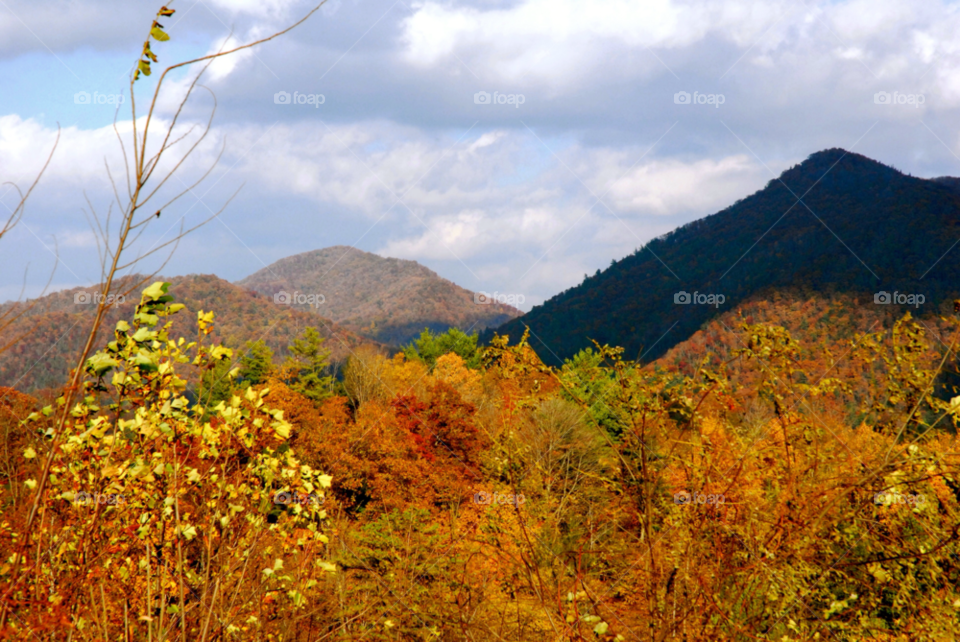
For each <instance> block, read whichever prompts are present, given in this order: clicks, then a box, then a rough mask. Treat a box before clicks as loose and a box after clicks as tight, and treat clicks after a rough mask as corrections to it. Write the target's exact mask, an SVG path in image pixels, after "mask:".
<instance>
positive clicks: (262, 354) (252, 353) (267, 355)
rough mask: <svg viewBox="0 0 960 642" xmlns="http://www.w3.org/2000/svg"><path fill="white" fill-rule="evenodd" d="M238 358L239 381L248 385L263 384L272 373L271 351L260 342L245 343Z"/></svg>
mask: <svg viewBox="0 0 960 642" xmlns="http://www.w3.org/2000/svg"><path fill="white" fill-rule="evenodd" d="M244 348H245V349H244V353H243V356H242V357H240V379H241V380H242V381H245V382H247V383H249V384H250V385H254V386H255V385H257V384H261V383H264V382H265V381H266V380H267V377H269V376H270V373H271V372H273V368H274V366H273V350H271V349H270V347H269V346H268V345H267V344H266V343H264V342H263V341H262V340H259V339H258V340H257V341H247V343H246V345H245V346H244Z"/></svg>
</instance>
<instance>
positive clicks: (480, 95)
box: [473, 91, 490, 105]
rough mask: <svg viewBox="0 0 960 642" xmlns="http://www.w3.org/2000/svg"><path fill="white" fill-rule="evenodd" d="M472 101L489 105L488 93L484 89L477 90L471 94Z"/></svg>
mask: <svg viewBox="0 0 960 642" xmlns="http://www.w3.org/2000/svg"><path fill="white" fill-rule="evenodd" d="M473 102H474V104H476V105H489V104H490V94H489V93H487V92H485V91H478V92H477V93H475V94H474V95H473Z"/></svg>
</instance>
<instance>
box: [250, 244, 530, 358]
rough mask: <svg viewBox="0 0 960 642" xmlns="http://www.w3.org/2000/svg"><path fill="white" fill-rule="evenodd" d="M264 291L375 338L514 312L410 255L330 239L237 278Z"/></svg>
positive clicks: (482, 321)
mask: <svg viewBox="0 0 960 642" xmlns="http://www.w3.org/2000/svg"><path fill="white" fill-rule="evenodd" d="M237 284H238V285H241V286H243V287H246V288H248V289H251V290H254V291H257V292H260V293H261V294H265V295H267V296H270V297H273V296H282V295H281V293H286V294H287V295H288V296H296V297H298V300H297V301H293V303H294V305H297V304H299V303H301V302H300V301H299V297H300V296H301V295H302V296H303V297H305V298H304V299H303V301H304V302H313V305H312V307H311V306H310V305H308V304H307V303H304V305H302V306H301V307H305V308H309V309H310V310H311V311H313V312H316V313H319V314H320V315H321V316H324V317H326V318H328V319H331V320H333V321H335V322H336V323H338V324H340V325H342V326H344V327H346V328H349V329H351V330H353V331H355V332H356V333H357V334H360V335H363V336H366V337H368V338H371V339H375V340H376V341H380V342H383V343H390V344H394V345H399V344H404V343H407V342H409V341H410V340H412V339H413V338H414V337H417V336H419V334H420V333H421V332H422V331H423V329H424V328H430V329H431V330H433V331H445V330H446V329H448V328H451V327H457V328H460V329H461V330H464V331H465V332H473V331H478V330H483V329H486V328H488V327H496V326H497V325H500V324H501V323H504V322H506V321H508V320H510V319H512V318H515V317H518V316H520V314H521V312H520V311H519V310H517V309H516V308H513V307H511V306H508V305H502V304H498V303H492V304H479V303H478V302H477V301H476V300H475V298H474V294H473V292H471V291H469V290H465V289H464V288H462V287H460V286H458V285H456V284H455V283H453V282H452V281H448V280H447V279H444V278H442V277H440V276H438V275H437V273H436V272H434V271H433V270H430V269H429V268H427V267H425V266H423V265H420V264H419V263H417V262H416V261H410V260H405V259H395V258H384V257H382V256H379V255H377V254H371V253H370V252H364V251H363V250H359V249H357V248H355V247H350V246H346V245H335V246H333V247H326V248H322V249H319V250H313V251H310V252H303V253H301V254H296V255H294V256H288V257H286V258H284V259H280V260H279V261H277V262H276V263H273V264H271V265H269V266H267V267H265V268H263V269H262V270H260V271H258V272H256V273H254V274H252V275H250V276H248V277H247V278H245V279H243V280H241V281H239V282H238V283H237Z"/></svg>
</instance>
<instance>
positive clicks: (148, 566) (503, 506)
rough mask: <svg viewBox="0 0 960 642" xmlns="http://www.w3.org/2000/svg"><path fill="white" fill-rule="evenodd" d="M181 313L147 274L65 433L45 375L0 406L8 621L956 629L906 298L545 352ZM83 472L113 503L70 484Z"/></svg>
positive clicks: (486, 628) (106, 627)
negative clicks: (887, 316) (870, 329)
mask: <svg viewBox="0 0 960 642" xmlns="http://www.w3.org/2000/svg"><path fill="white" fill-rule="evenodd" d="M176 312H178V309H177V305H176V304H175V303H173V301H172V298H171V296H170V294H168V293H167V287H166V286H165V285H164V284H155V285H154V286H152V287H151V288H148V289H147V290H146V291H145V292H144V293H143V299H142V301H141V304H140V306H139V307H138V308H137V311H136V314H135V317H134V318H133V319H131V320H130V321H129V322H121V323H120V324H118V325H117V327H116V329H115V333H114V340H113V341H111V342H109V345H107V346H106V347H105V349H104V350H102V351H100V352H98V353H97V354H96V355H95V356H94V357H92V358H91V359H90V360H89V361H88V365H87V369H88V372H87V377H86V379H85V381H86V383H85V384H84V390H83V394H82V395H80V397H79V398H80V401H78V403H77V404H76V405H75V407H74V408H71V409H68V415H69V421H67V422H66V424H65V429H64V430H63V431H62V432H58V430H57V427H56V423H55V422H54V421H53V418H55V417H57V414H58V406H57V404H56V402H53V403H51V404H50V405H49V406H47V407H42V404H40V407H35V405H34V400H31V399H30V398H27V397H25V396H23V395H18V394H17V393H15V392H8V393H7V395H6V396H5V397H4V401H3V402H2V404H0V413H2V414H0V418H2V420H3V422H4V423H3V426H4V430H5V432H4V439H5V452H6V453H7V454H6V456H5V458H4V460H3V464H4V468H3V469H2V471H0V474H2V475H3V478H4V486H3V489H2V492H3V495H2V501H3V505H4V521H3V523H2V527H0V546H2V554H3V566H2V567H0V577H2V579H3V589H2V590H3V593H2V599H3V604H2V608H3V614H2V618H3V620H2V623H0V624H2V626H3V631H4V632H5V633H8V634H10V635H13V636H16V637H21V638H23V639H27V638H28V637H30V636H40V637H43V636H50V635H54V632H55V631H60V630H64V629H65V628H67V629H70V630H71V631H72V636H73V637H74V638H75V639H91V640H92V639H145V640H153V639H157V640H160V639H200V640H205V639H211V640H212V639H264V640H269V639H272V640H316V639H344V640H346V639H368V640H497V639H510V640H517V639H519V640H558V641H559V640H625V639H631V640H632V639H643V640H648V639H649V640H668V639H689V640H701V639H702V640H706V639H711V640H740V639H775V640H784V639H786V640H801V639H817V638H818V637H819V639H827V638H832V639H848V640H855V639H862V638H863V637H864V636H867V635H870V636H872V637H873V638H874V639H882V640H907V639H922V638H926V639H950V638H949V636H950V635H953V632H955V631H956V630H958V627H960V619H958V618H960V592H958V589H957V586H958V585H960V558H958V537H960V534H958V528H960V527H958V524H960V511H958V509H957V496H958V491H960V480H958V474H960V471H958V467H960V454H958V440H957V437H956V428H955V426H956V417H957V413H958V411H960V400H958V399H956V398H955V397H956V393H955V392H953V393H951V391H950V390H948V387H949V377H948V376H947V375H948V374H949V373H948V372H947V371H948V368H950V367H954V366H955V363H956V354H955V353H954V352H950V350H952V349H953V348H952V347H948V348H944V347H943V346H955V343H954V344H950V343H949V342H938V341H935V340H934V338H932V337H930V336H928V334H927V333H925V331H924V328H923V327H922V326H920V325H918V324H917V323H916V322H914V321H913V320H911V319H909V318H906V319H902V320H900V321H899V322H898V323H897V324H895V325H894V326H892V327H890V328H888V329H887V330H881V331H878V332H875V333H873V334H871V335H868V336H860V337H858V338H857V339H856V340H855V341H853V342H852V343H851V346H850V350H849V354H848V355H847V356H846V357H845V358H846V359H848V360H849V361H848V362H845V363H843V364H840V363H839V360H838V361H837V362H836V363H833V364H827V367H825V368H822V369H820V368H811V367H810V363H809V362H807V361H805V360H804V358H803V354H804V353H803V346H801V345H800V344H798V343H797V342H796V341H795V340H794V339H793V338H792V337H791V336H790V334H789V333H787V332H786V330H784V329H783V328H781V327H777V326H772V325H764V324H751V323H748V322H745V323H743V324H741V326H740V327H739V328H738V329H737V332H736V337H734V338H735V340H736V347H735V348H732V349H731V348H729V347H726V348H724V349H723V350H722V351H713V352H711V351H704V352H703V353H701V354H700V355H699V356H698V361H696V362H690V363H687V364H685V366H684V368H682V371H681V370H677V369H671V368H665V367H662V366H658V365H657V364H653V365H647V366H644V365H641V364H637V363H633V362H629V361H625V360H623V358H622V354H621V351H620V350H619V349H616V348H610V347H607V346H595V348H593V349H591V350H585V351H583V352H581V353H579V354H578V355H577V356H576V357H575V358H574V359H571V360H569V361H568V362H566V364H565V365H564V366H563V367H562V368H550V367H547V366H545V365H544V364H543V362H542V361H541V360H540V359H539V358H538V356H537V355H536V354H535V353H534V351H533V350H532V349H531V348H530V347H529V346H528V345H527V343H526V337H523V338H521V339H520V341H519V342H516V341H515V342H514V343H512V344H511V343H510V341H509V340H508V339H507V338H505V337H498V338H496V339H494V341H493V342H492V343H491V345H489V346H486V347H480V346H478V345H477V343H476V336H475V335H474V336H469V335H466V334H464V333H462V332H459V331H456V330H451V331H450V332H447V333H444V334H441V335H435V334H432V333H430V332H425V333H424V335H422V336H421V338H420V339H419V340H418V341H416V342H415V343H414V344H412V345H411V346H408V348H407V349H406V350H404V351H403V352H401V353H398V354H395V355H391V354H389V353H387V352H384V351H382V350H378V349H375V348H373V347H361V348H359V349H356V350H353V351H352V353H351V357H350V358H349V360H348V361H347V363H346V364H345V365H343V367H342V368H341V369H340V370H339V371H337V370H335V369H333V368H332V367H331V366H330V364H329V361H328V356H329V355H328V353H327V352H326V350H325V348H324V346H323V342H322V341H321V340H320V338H319V335H318V334H317V333H315V332H310V331H307V332H305V333H304V334H303V336H302V337H301V338H300V339H298V340H297V341H296V342H295V343H294V345H293V346H291V349H290V350H289V354H288V356H287V357H286V358H285V359H283V360H281V359H275V358H274V355H273V354H272V353H270V351H269V350H267V349H265V346H263V345H262V344H260V345H257V344H248V345H247V346H245V347H244V349H243V350H242V351H238V352H234V351H232V350H229V349H227V348H224V347H223V346H218V345H214V344H211V342H210V341H209V337H210V336H211V328H212V324H214V323H215V317H214V316H213V315H212V314H211V313H208V312H202V311H201V312H200V313H199V314H198V334H197V337H196V340H195V341H188V340H187V339H181V338H179V337H177V338H174V337H171V336H169V335H168V333H167V330H168V327H169V326H164V325H162V324H163V323H165V322H166V321H167V319H166V318H167V317H168V316H169V315H171V314H173V313H176ZM179 313H180V314H184V313H185V312H184V311H179ZM937 346H940V351H939V352H938V347H937ZM850 372H860V373H864V375H865V376H864V377H862V378H853V377H851V376H849V373H850ZM180 373H193V375H192V376H189V377H188V376H187V375H186V374H183V375H182V374H180ZM188 381H196V382H198V383H197V385H192V384H189V383H188ZM21 419H26V421H24V422H22V423H21V422H20V420H21ZM81 492H83V493H91V494H96V493H116V494H122V495H123V497H124V499H125V501H124V503H123V504H122V505H121V504H116V505H110V504H101V503H86V504H84V505H82V506H81V505H78V504H77V502H74V501H72V499H74V498H75V497H76V494H77V493H81ZM278 493H279V494H281V495H282V496H283V497H288V496H294V495H296V496H298V497H300V496H304V497H317V498H319V499H320V501H315V502H277V501H276V499H275V498H276V497H277V496H278ZM681 495H682V496H689V497H698V496H701V495H704V496H713V497H721V496H722V497H723V498H724V501H723V502H702V503H701V502H696V501H694V502H678V501H676V497H678V496H681ZM887 496H890V497H906V498H917V497H923V501H922V502H921V501H903V502H898V501H885V500H880V501H878V499H877V498H878V497H881V498H883V497H887ZM490 497H513V498H519V497H523V501H522V502H521V501H488V500H487V499H486V498H490ZM478 498H480V499H478Z"/></svg>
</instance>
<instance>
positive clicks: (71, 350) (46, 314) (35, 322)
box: [0, 274, 372, 391]
mask: <svg viewBox="0 0 960 642" xmlns="http://www.w3.org/2000/svg"><path fill="white" fill-rule="evenodd" d="M154 280H165V281H168V282H170V283H171V286H170V294H171V295H173V297H174V300H175V301H176V302H177V303H183V304H185V305H186V309H184V310H181V311H180V312H179V313H177V314H175V315H173V317H171V320H172V321H173V331H172V332H171V337H174V338H175V337H184V338H186V339H187V340H188V341H194V340H196V338H197V312H199V311H200V310H203V311H204V312H210V311H213V312H214V313H215V315H216V316H215V318H214V324H215V325H214V334H213V335H211V336H210V337H207V338H205V339H204V340H205V341H207V342H221V341H222V342H223V343H224V344H225V345H228V346H230V347H234V348H242V347H243V344H244V343H246V342H247V341H256V340H258V339H262V340H263V341H264V342H265V343H266V344H267V345H268V346H270V348H271V349H272V350H273V351H274V353H275V355H276V357H277V359H278V360H281V359H282V357H283V356H284V355H285V354H286V350H287V347H288V346H289V345H291V344H292V343H293V339H294V338H295V337H297V336H299V335H300V334H301V333H302V332H303V330H304V328H306V327H307V326H315V327H316V328H317V329H318V331H319V332H320V335H321V336H322V337H324V339H325V343H324V347H325V348H327V349H329V350H330V351H331V357H332V359H333V360H334V361H340V362H342V361H343V360H345V359H346V358H347V357H348V356H349V355H350V353H351V352H352V351H353V350H355V349H356V347H357V346H359V345H361V344H363V343H372V342H370V341H369V340H367V339H364V338H362V337H360V336H358V335H357V334H355V333H353V332H351V331H349V330H347V329H345V328H342V327H340V326H338V325H337V324H335V323H332V322H330V321H328V320H327V319H318V318H317V316H316V315H313V314H310V313H308V312H305V311H303V310H298V309H295V308H292V307H290V306H280V305H276V304H275V303H274V302H273V300H272V299H269V298H267V297H265V296H263V295H261V294H258V293H256V292H252V291H250V290H248V289H246V288H242V287H240V286H237V285H234V284H232V283H230V282H228V281H224V280H223V279H221V278H219V277H217V276H214V275H212V274H202V275H189V276H180V277H173V278H163V277H157V278H156V279H154ZM147 285H149V283H148V284H147ZM144 287H146V286H144ZM94 290H95V288H73V289H70V290H63V291H60V292H54V293H52V294H49V295H47V296H44V297H41V298H39V299H35V300H33V301H27V302H25V303H12V304H11V303H6V304H3V305H2V306H0V311H7V310H9V311H13V312H14V313H17V312H19V311H22V312H23V314H22V316H20V318H19V319H18V320H17V321H16V322H14V323H13V324H12V325H10V326H8V327H6V328H3V329H2V330H0V345H6V344H7V343H9V342H10V341H11V340H12V339H13V338H15V337H20V336H22V337H23V338H22V339H21V340H20V341H18V342H16V343H14V344H13V345H12V346H10V347H9V348H8V349H7V350H5V351H3V352H0V386H8V387H12V388H17V389H18V390H23V391H36V390H39V389H43V388H50V387H55V386H60V385H63V384H64V383H65V382H66V381H67V379H68V374H69V369H70V368H72V367H73V366H74V365H76V364H75V361H76V358H77V356H78V355H79V354H80V350H81V349H82V347H83V342H84V341H85V340H86V338H87V334H88V332H89V330H90V326H91V324H92V321H93V315H94V312H95V309H96V308H95V306H94V305H93V304H92V303H90V302H89V301H90V300H91V296H90V295H91V293H92V292H93V291H94ZM138 302H139V295H138V294H136V293H134V294H131V295H130V296H128V297H126V299H125V301H124V302H123V303H121V304H120V305H118V306H116V307H112V308H110V310H109V312H108V313H107V316H106V320H105V322H104V324H103V327H102V328H101V331H100V334H99V335H98V340H97V342H96V343H95V344H94V346H95V349H100V348H102V347H103V346H104V345H105V344H106V342H107V341H109V340H111V339H112V337H113V329H114V327H115V326H116V322H117V321H119V320H120V319H125V320H129V319H130V318H131V317H132V316H133V310H134V307H135V306H136V304H137V303H138ZM28 308H29V309H28Z"/></svg>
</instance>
